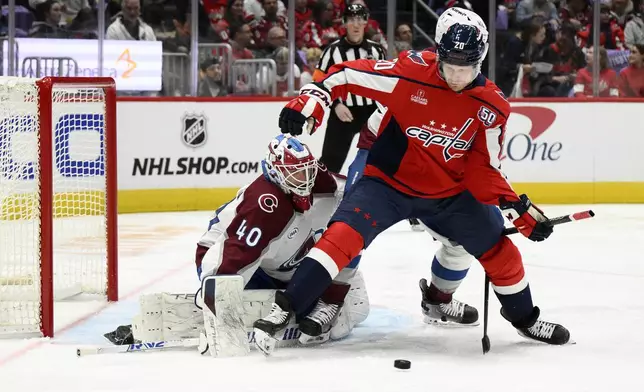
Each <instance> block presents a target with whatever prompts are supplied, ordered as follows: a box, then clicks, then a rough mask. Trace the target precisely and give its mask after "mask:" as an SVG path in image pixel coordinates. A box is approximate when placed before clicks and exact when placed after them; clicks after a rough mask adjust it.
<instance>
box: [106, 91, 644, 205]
mask: <svg viewBox="0 0 644 392" xmlns="http://www.w3.org/2000/svg"><path fill="white" fill-rule="evenodd" d="M283 106H284V102H281V101H266V102H263V101H252V100H251V101H249V102H239V101H230V102H228V101H212V102H211V101H208V100H197V101H194V100H192V101H189V100H185V101H184V100H181V99H180V98H179V99H177V100H176V101H170V102H168V101H158V102H154V101H128V100H124V101H119V102H118V107H117V112H118V116H117V125H118V145H119V162H118V163H119V167H118V172H119V189H121V190H155V189H186V188H194V189H204V188H207V189H218V188H225V189H228V190H231V189H237V188H239V187H241V186H243V185H245V184H247V183H249V182H251V181H253V180H254V179H255V178H256V177H257V175H259V174H260V173H261V171H262V170H261V160H262V159H263V158H264V156H265V154H266V146H267V144H268V142H269V141H270V140H271V138H273V137H274V136H275V135H277V134H279V133H280V131H279V129H278V127H277V119H278V116H279V112H280V110H281V109H282V107H283ZM643 107H644V104H642V103H636V102H630V103H629V102H627V103H611V102H592V101H591V102H583V101H571V102H566V103H563V102H562V103H558V102H557V103H543V102H526V101H522V102H513V103H512V114H511V115H510V119H509V120H508V123H507V127H506V133H505V144H504V148H503V150H502V151H501V152H500V163H501V170H502V171H503V172H504V174H505V175H506V176H507V177H508V179H509V180H510V182H511V183H512V184H513V185H515V184H516V185H521V184H531V185H539V184H550V185H552V184H555V185H556V184H561V185H563V186H576V184H580V183H584V184H587V185H588V186H591V187H596V185H597V183H604V184H607V183H626V182H628V183H630V184H631V185H632V184H637V183H638V182H644V170H643V169H642V168H644V155H642V154H641V152H640V151H639V146H641V145H642V144H643V143H644V132H641V131H639V130H637V129H636V128H637V127H640V128H641V125H638V124H639V122H638V121H636V120H635V119H637V118H639V117H641V115H640V113H641V111H642V109H643ZM422 126H423V124H419V127H422ZM301 139H302V141H303V142H305V143H307V144H308V145H309V147H310V148H311V150H312V151H313V153H314V154H316V156H318V157H319V155H320V153H321V151H322V144H323V142H324V129H321V130H319V131H317V132H316V133H315V134H313V135H302V136H301ZM356 141H357V136H356V138H355V140H354V146H355V143H356ZM438 147H440V146H438ZM354 155H355V148H354V149H352V150H351V152H350V153H349V156H348V157H347V160H346V162H345V166H344V171H346V168H347V167H348V165H349V164H350V163H351V160H352V159H353V157H354ZM593 184H594V185H593ZM557 186H559V185H557ZM545 190H547V191H548V192H550V191H552V188H547V189H546V188H544V191H545ZM526 191H527V190H526ZM554 192H555V193H556V191H554ZM565 197H567V196H565Z"/></svg>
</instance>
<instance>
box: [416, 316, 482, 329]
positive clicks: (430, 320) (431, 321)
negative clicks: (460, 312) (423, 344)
mask: <svg viewBox="0 0 644 392" xmlns="http://www.w3.org/2000/svg"><path fill="white" fill-rule="evenodd" d="M423 322H424V323H425V324H429V325H434V326H437V327H442V328H469V327H476V326H478V325H479V324H480V322H479V321H478V320H477V321H475V322H473V323H471V324H459V323H455V322H453V321H443V320H441V319H436V318H433V317H429V316H424V317H423Z"/></svg>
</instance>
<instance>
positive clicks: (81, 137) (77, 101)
mask: <svg viewBox="0 0 644 392" xmlns="http://www.w3.org/2000/svg"><path fill="white" fill-rule="evenodd" d="M38 92H39V86H38V84H37V83H36V80H34V79H20V80H16V79H14V78H4V79H3V78H0V335H1V334H3V333H14V334H15V333H25V334H29V333H38V332H39V331H40V323H41V306H46V304H43V302H42V299H43V298H42V293H41V279H45V280H47V279H53V286H54V298H55V299H64V298H66V297H70V296H73V295H76V294H79V293H93V294H104V293H105V292H106V289H107V287H106V286H107V260H106V253H107V251H106V247H107V245H106V243H107V239H106V238H107V235H106V230H107V224H106V176H105V163H106V161H105V160H106V154H105V137H106V133H105V92H104V90H103V89H102V88H84V87H65V85H60V86H58V85H54V87H53V89H52V93H51V97H50V100H44V99H43V100H39V94H38ZM44 105H51V111H52V114H53V115H52V119H51V124H52V138H51V141H47V140H40V132H41V129H40V126H41V122H40V121H39V117H40V111H41V110H42V108H43V107H44ZM42 148H47V149H51V155H52V160H51V162H39V151H40V149H42ZM46 164H48V165H52V170H51V171H52V173H53V176H52V180H53V195H48V194H47V192H43V191H41V183H40V179H39V175H40V171H41V168H42V167H43V165H46ZM48 198H50V199H51V202H52V211H53V214H52V217H51V218H52V227H53V249H54V251H53V271H54V272H53V276H41V263H42V255H41V254H40V245H41V239H42V235H44V234H46V233H41V222H42V221H41V210H42V206H43V203H44V202H46V201H47V199H48Z"/></svg>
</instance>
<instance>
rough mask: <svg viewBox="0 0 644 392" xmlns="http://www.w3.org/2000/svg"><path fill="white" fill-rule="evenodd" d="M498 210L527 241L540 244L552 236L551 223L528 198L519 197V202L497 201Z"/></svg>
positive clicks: (524, 196)
mask: <svg viewBox="0 0 644 392" xmlns="http://www.w3.org/2000/svg"><path fill="white" fill-rule="evenodd" d="M499 208H500V209H501V211H502V212H503V215H505V216H506V217H507V218H508V219H509V220H510V221H511V222H512V224H514V226H515V227H516V228H517V229H518V230H519V232H521V234H523V235H524V236H526V237H527V238H528V239H529V240H531V241H535V242H540V241H543V240H545V239H546V238H548V237H550V234H552V227H553V226H552V223H551V222H550V220H549V219H548V218H547V217H546V216H545V215H544V214H543V211H541V210H540V209H539V208H537V207H536V206H535V205H534V204H532V202H531V201H530V199H528V196H526V195H521V196H519V201H514V202H509V201H507V200H505V199H500V200H499Z"/></svg>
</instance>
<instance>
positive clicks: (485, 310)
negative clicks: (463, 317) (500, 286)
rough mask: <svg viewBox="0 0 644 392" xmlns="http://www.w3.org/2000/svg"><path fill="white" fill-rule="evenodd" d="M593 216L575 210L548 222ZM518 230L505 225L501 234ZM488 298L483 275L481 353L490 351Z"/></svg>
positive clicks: (592, 214) (556, 222)
mask: <svg viewBox="0 0 644 392" xmlns="http://www.w3.org/2000/svg"><path fill="white" fill-rule="evenodd" d="M594 216H595V213H594V212H593V210H587V211H580V212H575V213H572V214H570V215H563V216H558V217H556V218H552V219H550V222H551V223H552V225H553V226H556V225H560V224H562V223H568V222H572V221H578V220H582V219H588V218H592V217H594ZM518 232H519V230H518V229H517V228H516V227H506V228H505V229H504V230H503V235H511V234H516V233H518ZM489 300H490V278H489V277H488V276H487V275H485V295H484V299H483V303H484V304H483V339H481V345H482V346H483V354H487V353H488V352H489V351H490V348H491V345H490V337H489V336H488V334H487V326H488V313H489Z"/></svg>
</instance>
